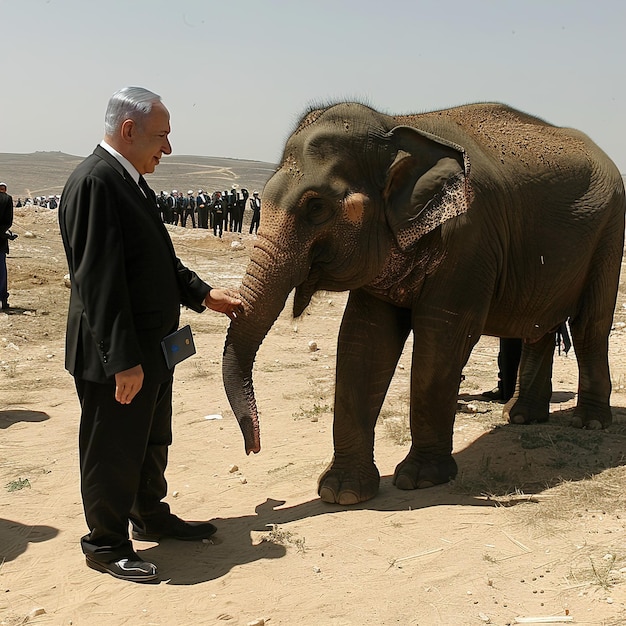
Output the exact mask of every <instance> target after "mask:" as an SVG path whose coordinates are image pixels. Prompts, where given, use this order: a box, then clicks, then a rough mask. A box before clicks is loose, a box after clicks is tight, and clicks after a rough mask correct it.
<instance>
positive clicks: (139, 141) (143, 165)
mask: <svg viewBox="0 0 626 626" xmlns="http://www.w3.org/2000/svg"><path fill="white" fill-rule="evenodd" d="M169 134H170V114H169V112H168V110H167V109H166V108H165V106H164V105H163V104H162V103H161V102H156V103H155V104H154V105H153V106H152V111H150V113H149V115H147V116H146V117H145V118H144V119H143V120H142V121H141V122H140V123H139V124H136V123H133V126H132V129H131V137H132V142H131V143H130V145H129V154H125V155H124V156H125V157H126V158H127V159H128V160H129V161H130V162H131V163H132V164H133V165H134V166H135V168H136V169H137V171H138V172H139V173H140V174H151V173H152V172H154V170H155V168H156V166H157V165H158V164H159V162H160V160H161V157H162V156H163V155H164V154H171V153H172V146H171V145H170V142H169V139H168V135H169Z"/></svg>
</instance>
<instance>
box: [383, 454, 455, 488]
mask: <svg viewBox="0 0 626 626" xmlns="http://www.w3.org/2000/svg"><path fill="white" fill-rule="evenodd" d="M457 472H458V468H457V465H456V461H455V460H454V459H453V458H452V455H448V456H443V457H431V456H426V455H415V454H409V455H408V456H407V457H406V459H404V461H402V462H401V463H400V464H399V465H398V466H397V467H396V471H395V472H394V474H393V484H394V485H395V486H396V487H397V488H398V489H426V488H427V487H434V486H435V485H442V484H443V483H447V482H449V481H450V480H452V479H453V478H454V477H455V476H456V475H457Z"/></svg>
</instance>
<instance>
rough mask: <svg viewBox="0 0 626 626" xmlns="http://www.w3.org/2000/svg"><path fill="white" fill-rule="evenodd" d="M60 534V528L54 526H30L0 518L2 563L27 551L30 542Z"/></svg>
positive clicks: (52, 537) (0, 560) (0, 553)
mask: <svg viewBox="0 0 626 626" xmlns="http://www.w3.org/2000/svg"><path fill="white" fill-rule="evenodd" d="M58 534H59V530H58V529H57V528H54V527H52V526H41V525H35V526H29V525H28V524H22V523H21V522H15V521H12V520H8V519H3V518H0V546H1V548H0V549H1V552H0V563H2V562H3V561H12V560H13V559H16V558H17V557H18V556H19V555H20V554H23V553H24V552H26V549H27V548H28V545H29V544H30V543H39V542H40V541H49V540H50V539H54V537H56V536H57V535H58Z"/></svg>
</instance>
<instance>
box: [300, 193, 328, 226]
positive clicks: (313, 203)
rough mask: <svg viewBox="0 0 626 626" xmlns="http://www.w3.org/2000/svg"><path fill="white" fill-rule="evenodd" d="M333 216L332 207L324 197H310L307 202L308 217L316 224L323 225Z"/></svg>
mask: <svg viewBox="0 0 626 626" xmlns="http://www.w3.org/2000/svg"><path fill="white" fill-rule="evenodd" d="M332 216H333V209H332V207H331V206H330V205H329V204H328V203H327V202H325V201H324V200H323V199H322V198H310V199H309V200H308V201H307V203H306V217H307V219H308V221H309V222H310V223H311V224H313V225H314V226H321V225H322V224H324V223H325V222H327V221H328V220H329V219H330V218H331V217H332Z"/></svg>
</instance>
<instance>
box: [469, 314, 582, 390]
mask: <svg viewBox="0 0 626 626" xmlns="http://www.w3.org/2000/svg"><path fill="white" fill-rule="evenodd" d="M522 345H523V341H522V340H521V339H514V338H506V337H501V338H500V350H499V352H498V370H499V371H498V386H497V387H495V388H494V389H491V390H490V391H485V392H483V393H482V394H481V395H482V396H483V397H484V398H487V399H489V400H496V401H499V402H504V403H506V402H508V401H509V400H510V399H511V398H512V397H513V394H514V393H515V386H516V385H517V370H518V369H519V364H520V360H521V358H522ZM555 345H556V347H557V349H558V353H559V354H561V350H563V351H564V352H565V354H567V353H568V352H569V350H570V348H571V347H572V341H571V339H570V336H569V330H568V328H567V320H566V321H565V322H563V323H562V324H560V325H559V327H558V328H557V330H556V336H555Z"/></svg>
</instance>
